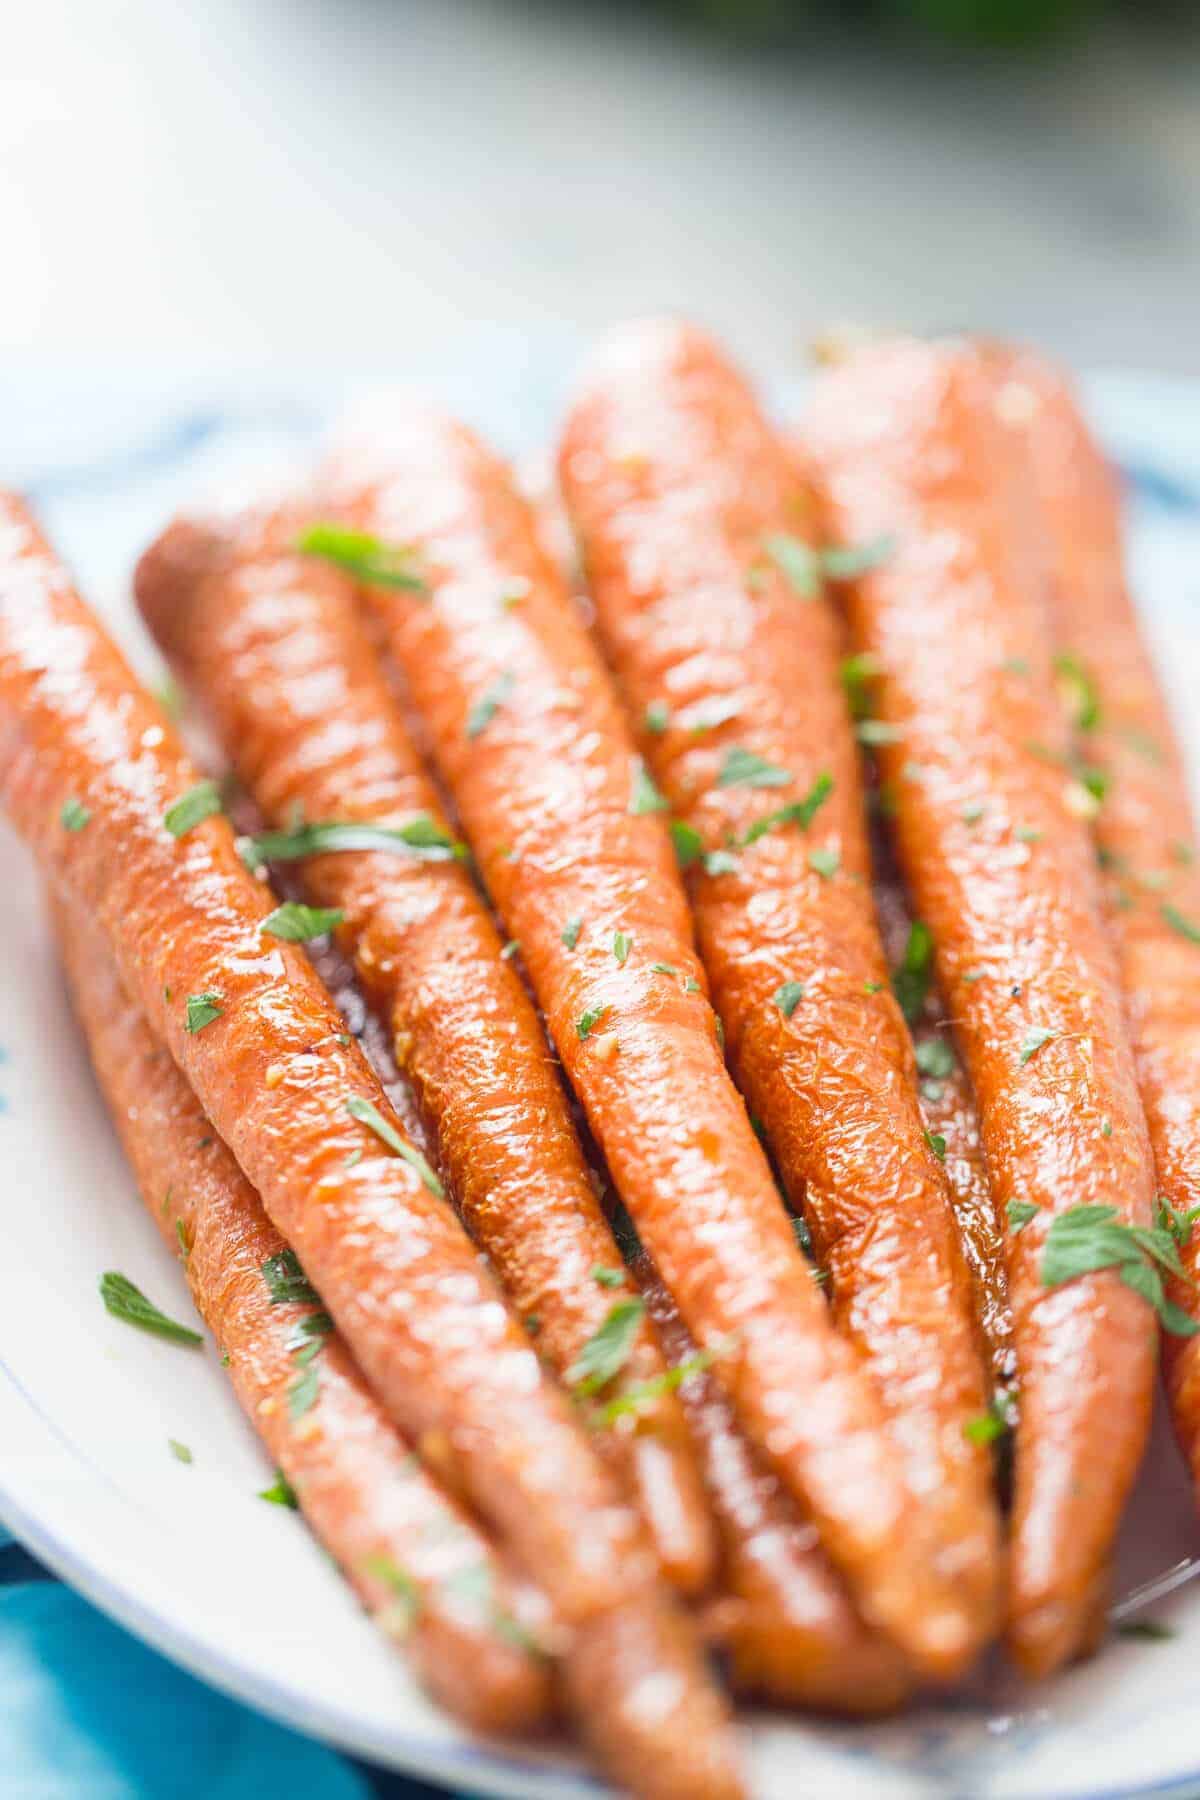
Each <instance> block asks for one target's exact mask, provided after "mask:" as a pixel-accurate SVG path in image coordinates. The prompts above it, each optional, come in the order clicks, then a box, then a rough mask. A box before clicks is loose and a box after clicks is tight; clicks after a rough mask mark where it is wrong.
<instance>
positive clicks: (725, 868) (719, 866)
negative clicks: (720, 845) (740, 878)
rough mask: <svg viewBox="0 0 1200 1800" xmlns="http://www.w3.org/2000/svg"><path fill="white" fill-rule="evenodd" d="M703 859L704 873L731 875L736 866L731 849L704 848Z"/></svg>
mask: <svg viewBox="0 0 1200 1800" xmlns="http://www.w3.org/2000/svg"><path fill="white" fill-rule="evenodd" d="M703 861H704V873H705V874H706V875H732V874H734V872H735V871H736V869H737V866H738V863H737V857H736V856H735V855H734V854H733V851H732V850H706V851H705V853H704V858H703Z"/></svg>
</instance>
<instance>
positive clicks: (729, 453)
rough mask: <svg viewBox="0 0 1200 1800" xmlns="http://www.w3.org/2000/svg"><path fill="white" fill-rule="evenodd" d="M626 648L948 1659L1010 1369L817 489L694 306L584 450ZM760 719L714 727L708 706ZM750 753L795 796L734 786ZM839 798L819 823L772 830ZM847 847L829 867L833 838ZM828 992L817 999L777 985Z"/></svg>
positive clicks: (642, 361)
mask: <svg viewBox="0 0 1200 1800" xmlns="http://www.w3.org/2000/svg"><path fill="white" fill-rule="evenodd" d="M559 473H560V479H561V482H562V487H563V492H564V496H565V498H566V503H567V507H568V511H569V512H570V514H571V518H572V522H573V524H574V527H575V531H576V534H577V536H578V538H579V541H580V545H581V548H582V552H583V560H584V564H585V567H586V569H587V571H588V576H589V586H590V591H591V595H592V599H593V602H594V604H595V607H596V613H597V620H598V624H599V629H600V632H601V636H602V638H603V641H604V644H605V648H606V650H607V653H608V659H609V661H610V663H611V664H612V666H613V667H614V669H615V671H616V674H617V677H618V679H619V681H620V683H621V687H622V690H623V692H624V694H625V697H626V699H627V701H628V703H629V707H630V711H631V714H632V716H633V717H634V718H635V719H637V720H644V719H646V718H647V716H648V715H650V714H651V709H652V708H655V707H658V708H664V707H665V708H666V710H667V723H666V725H665V729H660V730H651V729H649V728H646V729H645V730H644V731H643V733H642V748H643V750H644V752H645V755H646V759H647V762H648V764H649V765H650V767H651V769H652V771H653V773H654V775H655V778H656V780H657V781H658V784H659V786H660V788H661V789H662V790H663V792H664V793H665V795H666V796H667V799H668V800H669V801H670V803H671V810H672V812H673V813H674V814H675V815H676V816H677V817H679V818H682V819H684V820H685V821H686V822H687V824H688V825H689V826H691V827H692V828H693V829H694V830H695V832H696V833H697V834H698V835H699V838H700V839H701V840H702V842H703V844H704V847H705V849H706V850H707V851H718V850H721V849H723V848H724V847H726V846H727V845H730V844H732V845H734V846H735V849H734V851H733V856H732V867H726V868H723V869H722V870H721V871H720V872H719V873H706V872H705V871H704V868H703V865H701V864H696V865H695V866H694V868H693V871H692V875H691V894H692V906H693V912H694V915H695V920H696V928H697V935H698V938H699V944H700V950H701V955H702V957H703V960H704V963H705V967H706V968H707V970H708V974H709V978H710V981H711V982H712V987H713V994H714V1000H715V1004H716V1007H717V1011H718V1012H719V1014H720V1016H721V1018H722V1020H723V1022H724V1026H725V1037H726V1044H727V1047H728V1052H729V1056H730V1059H731V1062H732V1065H733V1068H734V1070H735V1073H736V1074H737V1077H738V1082H739V1086H740V1087H741V1089H742V1092H743V1093H744V1094H745V1096H746V1099H747V1102H748V1104H749V1106H750V1108H751V1111H752V1112H753V1113H755V1114H756V1115H757V1117H758V1118H760V1119H761V1120H762V1123H763V1126H764V1128H765V1130H766V1135H767V1140H768V1142H769V1143H770V1145H771V1148H772V1150H773V1151H774V1153H775V1158H776V1162H777V1164H778V1166H779V1169H780V1173H781V1175H782V1178H783V1182H784V1186H785V1188H786V1190H787V1192H788V1195H789V1198H790V1199H791V1201H792V1203H793V1204H794V1205H795V1206H796V1207H797V1208H801V1207H802V1208H803V1209H804V1211H805V1214H806V1216H807V1218H808V1221H809V1225H810V1229H811V1232H812V1237H813V1244H814V1249H815V1251H816V1254H817V1258H818V1261H819V1262H820V1263H821V1264H822V1265H824V1266H825V1267H827V1268H828V1269H829V1272H830V1286H831V1292H832V1302H833V1313H834V1317H835V1318H836V1319H837V1321H838V1324H839V1326H840V1327H841V1329H842V1330H843V1331H844V1332H845V1333H846V1335H847V1336H848V1337H849V1338H850V1339H851V1341H852V1342H853V1343H854V1344H855V1345H856V1347H857V1348H858V1349H859V1350H860V1351H861V1353H862V1355H863V1357H864V1360H865V1364H866V1366H867V1367H868V1369H869V1370H870V1372H871V1374H872V1376H873V1378H874V1379H875V1381H876V1382H877V1384H878V1387H879V1390H880V1393H881V1395H882V1397H883V1399H884V1402H885V1404H886V1406H887V1408H888V1410H889V1412H890V1414H891V1416H892V1419H893V1424H894V1430H895V1436H896V1440H897V1442H898V1445H899V1446H900V1448H901V1451H902V1454H903V1456H904V1458H905V1466H906V1469H907V1473H908V1477H909V1481H910V1483H911V1486H912V1489H913V1492H914V1494H915V1495H916V1496H917V1499H918V1502H919V1515H918V1518H917V1519H916V1520H915V1521H914V1523H913V1526H912V1539H913V1540H915V1539H916V1538H917V1535H918V1533H919V1532H921V1531H927V1532H928V1534H929V1542H930V1544H931V1546H932V1554H933V1556H934V1557H935V1559H936V1562H935V1567H937V1569H938V1570H939V1572H940V1573H941V1574H942V1575H943V1577H944V1578H945V1579H946V1583H947V1592H946V1595H945V1597H944V1599H943V1603H942V1604H943V1617H942V1620H941V1622H940V1630H941V1632H942V1633H943V1635H944V1646H943V1659H944V1660H943V1672H944V1673H945V1674H947V1675H952V1674H956V1673H959V1672H960V1671H961V1669H962V1668H963V1667H964V1666H965V1665H966V1664H967V1663H968V1662H969V1661H970V1660H971V1659H972V1657H973V1656H974V1655H975V1654H976V1653H977V1652H978V1651H979V1650H980V1648H981V1647H982V1645H983V1644H984V1643H985V1642H986V1641H987V1639H988V1638H989V1637H990V1636H991V1635H992V1632H993V1630H994V1627H995V1624H996V1618H997V1610H998V1602H999V1577H1000V1533H999V1519H998V1514H997V1511H996V1507H995V1504H994V1501H993V1499H992V1494H991V1480H992V1467H991V1458H990V1455H989V1454H988V1452H987V1450H986V1449H985V1448H983V1447H980V1446H978V1445H975V1444H973V1443H971V1442H970V1441H969V1439H968V1437H967V1436H966V1434H965V1430H964V1428H965V1427H966V1425H967V1424H968V1422H969V1421H970V1420H972V1419H974V1418H978V1416H979V1415H980V1414H981V1413H982V1412H983V1410H984V1408H985V1406H986V1403H987V1395H986V1383H985V1378H984V1371H983V1364H982V1359H981V1355H980V1343H979V1338H978V1334H977V1331H976V1328H975V1324H974V1317H973V1308H972V1298H973V1297H972V1289H971V1282H970V1277H969V1275H968V1272H967V1269H966V1266H965V1264H964V1262H963V1258H962V1254H961V1249H960V1244H959V1234H958V1229H957V1226H956V1224H955V1219H954V1212H953V1207H952V1203H951V1196H950V1190H949V1186H948V1183H947V1180H946V1175H945V1172H944V1170H943V1169H942V1167H941V1166H940V1165H939V1163H938V1161H937V1159H936V1157H935V1155H934V1152H933V1150H932V1148H931V1147H930V1146H929V1144H928V1143H927V1140H926V1132H925V1126H924V1122H923V1120H922V1117H921V1112H920V1107H919V1105H918V1100H917V1081H916V1067H915V1064H914V1061H913V1050H912V1044H911V1041H910V1039H909V1036H908V1033H907V1031H906V1029H905V1025H904V1020H903V1017H902V1016H901V1013H900V1009H899V1007H898V1006H897V1004H896V1001H895V998H894V997H893V995H892V991H891V988H890V986H889V983H888V979H887V967H886V964H885V961H884V956H883V948H882V944H881V942H880V938H879V931H878V925H877V921H876V918H875V913H874V908H873V905H872V898H871V887H870V873H871V870H870V856H869V852H868V847H867V835H866V827H865V812H864V806H863V795H862V790H861V785H860V778H859V769H858V754H857V749H856V746H855V741H854V735H853V731H852V727H851V721H850V717H849V713H848V711H847V708H846V703H845V698H844V695H843V692H842V689H841V685H840V682H839V678H838V656H837V641H836V630H835V626H834V622H833V619H832V615H831V614H830V613H829V611H828V609H827V607H826V606H825V604H824V602H823V600H822V599H821V597H820V595H819V594H816V593H813V594H812V595H811V596H809V597H808V598H807V599H806V598H804V597H802V596H800V595H798V594H797V593H796V592H795V591H794V590H793V588H792V587H791V586H789V584H788V582H787V581H786V580H785V579H784V577H783V575H782V574H781V573H780V571H779V569H778V568H777V567H775V566H774V564H773V562H772V561H771V559H770V550H769V546H770V545H771V544H772V543H773V542H774V541H775V540H776V538H777V537H779V536H780V535H786V534H788V533H790V532H791V531H792V530H793V527H794V522H795V521H794V515H793V509H792V507H791V504H790V502H791V498H792V492H793V479H792V474H791V470H790V467H789V464H788V462H787V458H786V456H785V454H784V451H783V449H782V447H781V445H780V444H779V442H778V440H777V438H776V436H775V433H774V432H773V431H772V430H771V428H770V427H769V426H768V424H767V422H766V420H765V419H764V418H763V416H762V414H761V412H760V411H759V409H758V407H757V405H756V403H755V400H754V397H753V395H752V393H751V391H750V389H749V387H748V386H747V385H746V383H745V381H744V380H743V378H742V376H741V375H740V373H739V372H738V371H737V370H736V369H735V368H734V367H733V365H732V364H731V363H730V362H729V361H728V360H727V358H726V357H725V356H724V354H723V353H722V352H721V351H720V349H719V348H718V347H717V345H716V344H715V343H714V342H713V341H712V340H711V339H710V338H709V337H708V336H707V335H706V334H704V333H702V332H700V331H698V330H696V329H695V328H693V327H690V326H688V325H685V324H681V323H679V322H677V321H674V320H655V321H649V322H646V323H641V324H636V325H631V326H626V327H624V328H622V329H621V330H618V331H616V332H615V333H613V334H612V335H611V337H610V338H609V339H608V340H607V342H606V343H605V344H604V345H602V346H601V348H600V350H599V351H598V352H597V353H596V355H595V356H594V357H593V358H592V359H591V361H590V363H589V365H588V367H587V370H586V371H585V374H584V377H583V380H582V384H581V389H580V392H579V395H578V397H577V399H576V401H575V404H574V405H573V407H572V408H571V411H570V413H569V415H568V418H567V422H566V426H565V429H564V432H563V437H562V443H561V448H560V455H559ZM714 705H716V706H719V707H728V706H732V707H733V708H735V709H736V716H735V717H733V718H726V719H724V720H722V721H721V722H718V723H716V724H713V725H706V724H705V723H704V720H705V715H706V708H707V709H712V708H713V707H714ZM734 751H744V752H749V753H750V754H751V755H753V756H756V757H758V758H761V759H763V760H764V761H765V763H767V764H769V765H770V771H771V772H770V777H769V778H770V782H771V785H770V786H769V787H759V786H756V785H751V784H747V785H742V784H734V783H729V784H727V783H725V782H724V780H723V771H724V769H725V767H726V761H727V758H728V757H729V756H730V755H731V753H733V752H734ZM822 776H826V777H828V778H830V779H831V781H832V788H831V790H830V792H829V794H828V798H827V799H826V800H825V801H824V803H823V804H822V805H821V806H820V808H819V810H818V811H817V812H816V813H815V815H814V817H813V819H812V822H811V824H810V825H809V826H808V827H807V828H805V827H803V826H801V825H797V824H794V823H793V824H788V825H781V826H778V827H776V828H774V829H771V830H768V831H767V832H765V833H764V834H763V835H762V836H760V837H759V838H758V840H757V841H756V842H753V843H750V844H747V843H746V842H745V840H746V836H747V833H748V832H749V831H751V829H752V828H753V827H754V825H755V823H756V821H760V820H762V819H763V818H764V817H767V816H769V815H770V814H771V813H773V812H776V811H777V810H778V809H779V808H780V807H781V806H783V805H786V804H787V803H789V802H792V801H798V800H801V799H802V798H803V797H804V796H805V795H806V794H808V793H809V792H810V791H811V790H812V788H813V786H814V784H815V783H816V782H817V781H818V779H819V778H820V777H822ZM738 846H744V847H738ZM818 853H820V854H824V855H832V856H833V857H834V858H835V859H836V861H837V866H836V867H835V868H834V869H833V870H832V871H830V872H826V873H820V872H818V870H817V869H815V868H814V867H813V866H812V865H811V863H810V860H809V859H810V856H812V855H816V854H818ZM789 982H800V983H802V984H803V988H804V992H803V996H802V997H801V998H800V999H799V1000H798V1001H795V1002H794V1004H793V1008H792V1010H791V1013H790V1016H788V1015H787V1014H785V1012H784V1011H783V1010H782V1008H781V1006H780V1004H779V1003H778V1000H777V996H778V994H779V993H780V991H781V990H783V989H784V988H785V984H786V983H789Z"/></svg>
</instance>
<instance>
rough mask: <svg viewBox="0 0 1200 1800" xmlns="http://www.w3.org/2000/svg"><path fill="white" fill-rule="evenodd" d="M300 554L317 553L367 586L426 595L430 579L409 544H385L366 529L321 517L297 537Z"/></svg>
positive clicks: (312, 554) (309, 554) (296, 546)
mask: <svg viewBox="0 0 1200 1800" xmlns="http://www.w3.org/2000/svg"><path fill="white" fill-rule="evenodd" d="M295 548H296V549H297V550H299V551H300V553H301V555H303V556H319V557H320V558H321V560H322V562H328V563H332V564H333V565H334V567H335V568H338V569H341V570H342V571H343V572H344V573H345V574H347V575H352V576H353V577H354V579H355V580H356V581H359V582H362V583H363V585H364V586H367V587H383V588H396V589H400V590H403V591H405V592H407V593H413V594H427V593H428V592H429V582H428V581H427V580H426V578H425V575H424V574H423V572H422V570H421V566H420V563H419V561H418V559H417V553H416V551H415V550H414V549H413V547H412V546H411V545H410V544H387V543H384V541H383V540H382V538H377V537H372V535H371V533H370V532H368V531H352V530H351V529H350V527H349V526H346V525H336V524H333V523H330V522H326V521H324V520H322V521H320V522H319V523H317V524H315V525H310V526H309V527H308V528H307V530H305V531H302V532H301V533H300V535H299V537H298V538H297V539H296V544H295Z"/></svg>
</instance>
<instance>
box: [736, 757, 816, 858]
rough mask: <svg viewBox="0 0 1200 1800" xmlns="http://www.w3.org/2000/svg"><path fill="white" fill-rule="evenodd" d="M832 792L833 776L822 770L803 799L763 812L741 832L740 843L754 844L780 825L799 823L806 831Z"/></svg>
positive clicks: (745, 844) (744, 844)
mask: <svg viewBox="0 0 1200 1800" xmlns="http://www.w3.org/2000/svg"><path fill="white" fill-rule="evenodd" d="M832 792H833V776H832V775H830V774H829V772H828V770H822V772H821V774H819V775H818V776H817V778H816V780H815V781H814V782H813V784H812V786H811V787H810V788H809V790H808V792H807V794H805V796H804V798H803V800H793V801H792V802H791V803H790V805H788V806H780V807H778V808H777V809H776V810H775V811H774V812H769V813H766V814H764V816H763V817H762V818H761V819H755V821H754V823H753V824H752V825H750V826H748V827H747V829H746V830H745V831H744V832H743V833H742V837H741V843H742V845H743V846H747V845H750V844H756V843H757V842H758V840H759V838H760V837H765V835H766V834H767V832H768V831H774V830H776V828H777V827H778V826H781V825H799V826H800V827H801V829H802V830H804V831H807V830H808V827H809V826H810V825H811V824H812V822H813V820H814V819H815V818H816V816H817V813H818V812H819V811H820V809H821V808H822V806H824V804H825V802H826V800H828V798H829V796H830V794H832Z"/></svg>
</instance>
